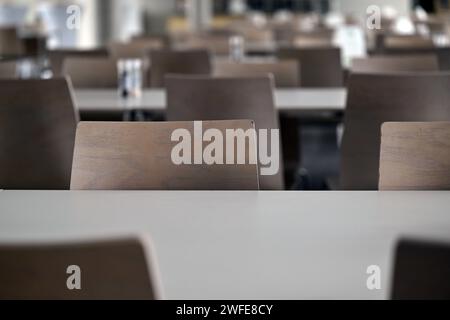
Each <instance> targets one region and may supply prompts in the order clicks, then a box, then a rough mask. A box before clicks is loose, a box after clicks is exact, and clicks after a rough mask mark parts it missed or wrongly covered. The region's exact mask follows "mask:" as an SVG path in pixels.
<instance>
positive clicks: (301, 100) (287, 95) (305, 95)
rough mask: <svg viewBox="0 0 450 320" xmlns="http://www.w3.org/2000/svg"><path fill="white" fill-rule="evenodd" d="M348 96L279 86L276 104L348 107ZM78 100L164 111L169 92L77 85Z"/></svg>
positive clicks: (289, 108) (99, 106)
mask: <svg viewBox="0 0 450 320" xmlns="http://www.w3.org/2000/svg"><path fill="white" fill-rule="evenodd" d="M346 99H347V90H346V89H345V88H333V89H314V88H312V89H277V90H275V105H276V108H277V109H278V110H279V111H280V112H285V113H296V112H305V111H306V112H309V111H313V112H327V111H332V112H335V111H344V109H345V103H346ZM75 104H76V107H77V108H78V110H79V111H80V112H81V113H83V112H123V111H127V110H144V111H154V112H164V110H165V108H166V93H165V90H163V89H147V90H144V91H143V93H142V96H141V97H140V98H127V99H124V98H122V97H120V95H119V93H118V91H117V90H115V89H76V90H75Z"/></svg>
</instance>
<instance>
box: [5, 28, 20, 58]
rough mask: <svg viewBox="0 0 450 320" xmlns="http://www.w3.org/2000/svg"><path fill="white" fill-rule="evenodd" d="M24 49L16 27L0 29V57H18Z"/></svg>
mask: <svg viewBox="0 0 450 320" xmlns="http://www.w3.org/2000/svg"><path fill="white" fill-rule="evenodd" d="M24 51H25V48H24V45H23V42H22V40H21V39H20V38H19V35H18V33H17V28H16V27H0V57H18V56H21V55H23V54H24V53H25V52H24Z"/></svg>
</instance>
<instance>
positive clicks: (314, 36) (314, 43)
mask: <svg viewBox="0 0 450 320" xmlns="http://www.w3.org/2000/svg"><path fill="white" fill-rule="evenodd" d="M333 36H334V31H332V30H327V31H317V32H296V33H294V35H293V38H292V45H293V46H294V47H296V48H308V47H312V48H320V47H325V48H326V47H328V48H329V47H332V46H333Z"/></svg>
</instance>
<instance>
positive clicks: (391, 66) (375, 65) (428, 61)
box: [351, 54, 439, 73]
mask: <svg viewBox="0 0 450 320" xmlns="http://www.w3.org/2000/svg"><path fill="white" fill-rule="evenodd" d="M351 71H352V72H354V73H355V72H358V73H394V72H424V71H425V72H426V71H428V72H431V71H439V61H438V58H437V56H436V55H432V54H429V55H426V54H424V55H399V56H392V55H390V56H373V57H370V58H357V59H353V61H352V68H351Z"/></svg>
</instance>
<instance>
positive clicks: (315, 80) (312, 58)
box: [278, 47, 344, 87]
mask: <svg viewBox="0 0 450 320" xmlns="http://www.w3.org/2000/svg"><path fill="white" fill-rule="evenodd" d="M278 58H279V59H285V60H286V59H287V60H292V59H295V60H297V61H298V62H299V66H300V70H299V73H300V79H301V85H302V87H342V86H343V85H344V71H343V69H342V65H341V51H340V49H339V48H332V47H330V48H302V49H298V48H281V49H279V51H278Z"/></svg>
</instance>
